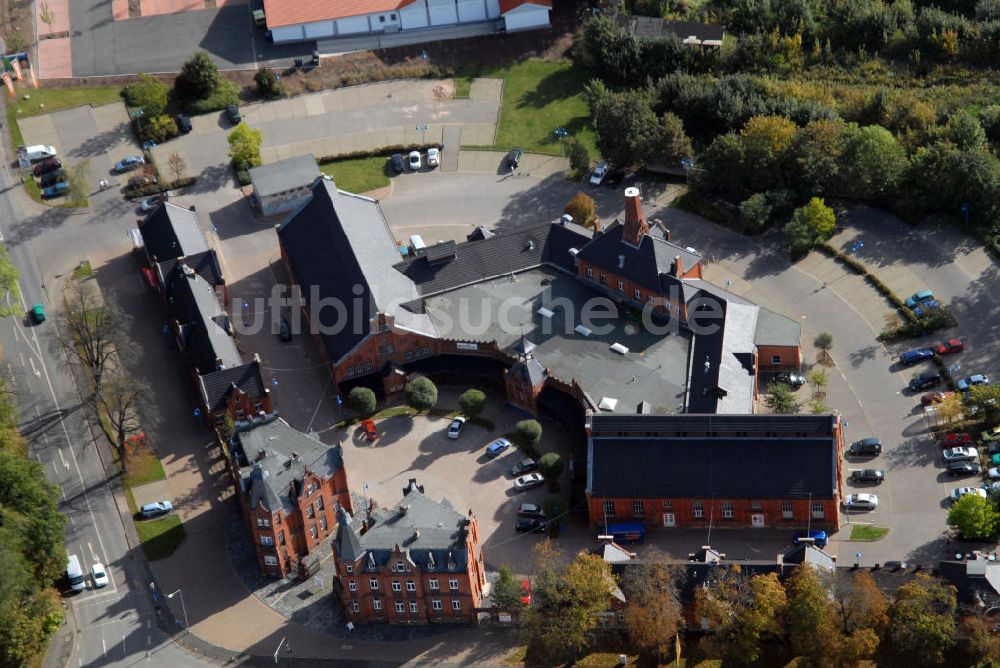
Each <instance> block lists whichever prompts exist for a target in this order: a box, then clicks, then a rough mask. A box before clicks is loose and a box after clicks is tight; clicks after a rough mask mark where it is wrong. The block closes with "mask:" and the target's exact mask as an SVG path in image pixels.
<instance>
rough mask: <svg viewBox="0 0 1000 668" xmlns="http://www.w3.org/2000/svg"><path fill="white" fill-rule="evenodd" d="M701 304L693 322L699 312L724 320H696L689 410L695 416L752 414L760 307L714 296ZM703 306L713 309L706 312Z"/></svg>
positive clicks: (704, 298)
mask: <svg viewBox="0 0 1000 668" xmlns="http://www.w3.org/2000/svg"><path fill="white" fill-rule="evenodd" d="M695 301H696V302H697V301H699V300H695ZM700 301H701V304H700V305H699V306H698V307H697V308H696V309H695V310H694V311H689V312H688V320H689V321H691V320H692V318H694V317H695V316H697V315H698V314H699V313H713V314H714V313H719V314H721V317H719V318H708V317H705V318H695V322H696V326H695V325H693V329H694V331H695V337H694V352H693V354H692V358H691V369H690V370H689V373H690V382H689V383H688V388H689V389H688V401H687V410H689V411H691V412H693V413H731V414H732V413H747V414H749V413H752V412H753V392H754V369H753V363H754V354H755V348H754V331H755V328H756V325H757V311H758V307H757V306H756V305H753V304H747V303H737V302H732V303H727V302H725V301H722V300H717V299H715V298H714V297H702V298H701V299H700ZM713 306H714V308H710V307H713ZM702 307H709V308H707V310H703V309H702Z"/></svg>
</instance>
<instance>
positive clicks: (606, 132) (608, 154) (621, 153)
mask: <svg viewBox="0 0 1000 668" xmlns="http://www.w3.org/2000/svg"><path fill="white" fill-rule="evenodd" d="M594 129H595V130H596V131H597V147H598V148H599V149H600V151H601V155H603V156H604V157H605V158H606V159H607V160H608V161H609V162H610V163H611V164H612V165H614V166H615V167H621V168H629V167H637V166H639V165H642V164H644V163H645V162H646V161H647V160H649V158H650V156H651V155H652V154H653V152H654V150H655V148H656V145H657V142H658V141H659V140H660V139H661V137H662V131H661V129H660V122H659V120H658V119H657V118H656V114H655V113H653V110H652V109H651V108H650V106H649V100H648V98H647V96H646V94H645V93H644V92H642V91H636V90H629V91H625V92H620V93H608V94H607V95H606V96H605V97H603V98H602V99H601V100H600V102H599V104H598V105H597V109H596V110H595V112H594Z"/></svg>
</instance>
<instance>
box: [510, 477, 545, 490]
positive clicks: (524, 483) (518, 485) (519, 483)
mask: <svg viewBox="0 0 1000 668" xmlns="http://www.w3.org/2000/svg"><path fill="white" fill-rule="evenodd" d="M543 484H545V478H543V477H542V474H541V473H528V474H525V475H523V476H521V477H520V478H516V479H515V480H514V489H516V490H518V491H519V492H523V491H524V490H526V489H532V488H534V487H539V486H541V485H543Z"/></svg>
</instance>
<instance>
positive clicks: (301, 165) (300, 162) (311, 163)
mask: <svg viewBox="0 0 1000 668" xmlns="http://www.w3.org/2000/svg"><path fill="white" fill-rule="evenodd" d="M248 174H249V175H250V182H251V183H253V189H254V193H256V194H257V196H258V197H269V196H271V195H277V194H278V193H281V192H285V191H286V190H293V189H295V188H301V187H303V186H307V185H309V184H311V183H312V182H313V181H315V180H316V178H317V177H319V176H320V171H319V166H317V165H316V158H314V157H313V155H312V153H310V154H309V155H299V156H295V157H294V158H287V159H285V160H279V161H278V162H271V163H268V164H266V165H261V166H260V167H253V168H251V169H250V171H249V172H248Z"/></svg>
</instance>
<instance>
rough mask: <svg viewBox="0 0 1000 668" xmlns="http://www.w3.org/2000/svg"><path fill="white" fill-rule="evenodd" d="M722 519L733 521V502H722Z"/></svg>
mask: <svg viewBox="0 0 1000 668" xmlns="http://www.w3.org/2000/svg"><path fill="white" fill-rule="evenodd" d="M722 518H723V519H726V520H731V519H733V502H732V501H723V502H722Z"/></svg>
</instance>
